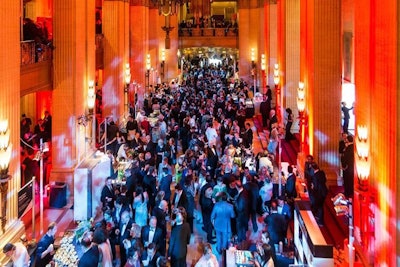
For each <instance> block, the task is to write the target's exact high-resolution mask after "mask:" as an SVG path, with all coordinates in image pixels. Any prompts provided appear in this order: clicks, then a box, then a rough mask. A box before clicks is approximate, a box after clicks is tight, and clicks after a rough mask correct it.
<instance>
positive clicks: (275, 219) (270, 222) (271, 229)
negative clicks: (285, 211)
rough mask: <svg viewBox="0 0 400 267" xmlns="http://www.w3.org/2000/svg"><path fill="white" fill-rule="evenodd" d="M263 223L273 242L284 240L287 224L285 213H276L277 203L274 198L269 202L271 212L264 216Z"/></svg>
mask: <svg viewBox="0 0 400 267" xmlns="http://www.w3.org/2000/svg"><path fill="white" fill-rule="evenodd" d="M264 222H265V224H266V225H267V227H268V233H269V236H270V238H271V242H272V243H273V244H278V243H279V241H282V242H283V241H284V240H285V237H286V231H287V224H286V219H285V215H282V214H279V213H278V204H277V202H276V200H274V201H272V203H271V213H270V214H269V215H268V216H267V217H265V219H264Z"/></svg>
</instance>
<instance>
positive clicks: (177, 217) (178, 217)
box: [175, 212, 183, 225]
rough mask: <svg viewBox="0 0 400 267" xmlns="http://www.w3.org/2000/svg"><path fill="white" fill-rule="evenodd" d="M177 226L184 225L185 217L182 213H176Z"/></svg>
mask: <svg viewBox="0 0 400 267" xmlns="http://www.w3.org/2000/svg"><path fill="white" fill-rule="evenodd" d="M175 222H176V224H178V225H179V224H182V223H183V215H182V213H180V212H177V213H176V218H175Z"/></svg>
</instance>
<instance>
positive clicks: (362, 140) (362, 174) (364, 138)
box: [356, 125, 371, 189]
mask: <svg viewBox="0 0 400 267" xmlns="http://www.w3.org/2000/svg"><path fill="white" fill-rule="evenodd" d="M356 149H357V158H356V168H357V174H358V178H359V182H360V186H361V189H366V188H365V182H366V181H368V179H369V174H370V169H371V162H370V160H369V142H368V128H367V126H366V125H357V138H356Z"/></svg>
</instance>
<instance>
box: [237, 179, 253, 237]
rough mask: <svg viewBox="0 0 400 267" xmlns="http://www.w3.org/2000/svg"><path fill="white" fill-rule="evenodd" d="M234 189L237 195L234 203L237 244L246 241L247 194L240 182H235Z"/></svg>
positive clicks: (248, 204) (247, 223) (247, 219)
mask: <svg viewBox="0 0 400 267" xmlns="http://www.w3.org/2000/svg"><path fill="white" fill-rule="evenodd" d="M236 189H237V190H238V195H237V197H236V201H235V208H236V214H237V219H236V230H237V236H238V242H242V241H244V240H246V232H247V230H248V228H249V227H248V226H249V212H250V210H249V206H250V200H249V193H248V192H247V190H246V189H244V188H243V186H242V182H240V181H236Z"/></svg>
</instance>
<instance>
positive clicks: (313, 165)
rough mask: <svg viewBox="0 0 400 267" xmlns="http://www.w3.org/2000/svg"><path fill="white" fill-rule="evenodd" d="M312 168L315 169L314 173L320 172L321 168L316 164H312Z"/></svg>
mask: <svg viewBox="0 0 400 267" xmlns="http://www.w3.org/2000/svg"><path fill="white" fill-rule="evenodd" d="M311 168H313V169H314V171H316V170H319V166H318V164H317V163H315V162H314V163H312V164H311Z"/></svg>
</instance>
